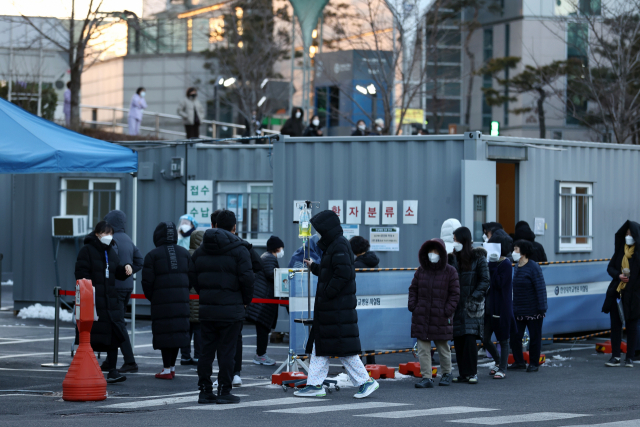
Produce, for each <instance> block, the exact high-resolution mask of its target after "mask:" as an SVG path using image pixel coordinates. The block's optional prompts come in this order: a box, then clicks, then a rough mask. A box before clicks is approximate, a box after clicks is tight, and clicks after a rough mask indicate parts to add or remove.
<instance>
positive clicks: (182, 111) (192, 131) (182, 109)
mask: <svg viewBox="0 0 640 427" xmlns="http://www.w3.org/2000/svg"><path fill="white" fill-rule="evenodd" d="M178 115H179V116H180V117H182V122H183V123H184V130H185V132H186V133H187V139H191V138H200V123H201V122H202V120H203V119H204V108H203V107H202V104H201V103H200V101H199V100H198V90H197V89H196V88H194V87H190V88H189V89H187V97H186V98H185V99H183V100H182V101H181V102H180V105H178Z"/></svg>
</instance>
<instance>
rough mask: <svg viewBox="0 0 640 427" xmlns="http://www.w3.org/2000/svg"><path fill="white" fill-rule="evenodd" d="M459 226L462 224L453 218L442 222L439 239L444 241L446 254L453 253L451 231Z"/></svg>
mask: <svg viewBox="0 0 640 427" xmlns="http://www.w3.org/2000/svg"><path fill="white" fill-rule="evenodd" d="M460 227H462V224H460V221H458V220H457V219H455V218H450V219H448V220H446V221H445V222H444V223H442V228H441V229H440V239H441V240H442V241H443V242H444V245H445V247H446V249H447V253H448V254H451V253H453V232H454V231H456V230H457V229H458V228H460Z"/></svg>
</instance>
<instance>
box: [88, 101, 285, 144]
mask: <svg viewBox="0 0 640 427" xmlns="http://www.w3.org/2000/svg"><path fill="white" fill-rule="evenodd" d="M86 110H90V113H89V114H90V119H87V114H86V113H85V114H82V112H83V111H86ZM80 111H81V117H83V119H82V123H84V124H85V125H91V126H96V127H97V126H101V127H104V128H105V129H110V130H111V132H114V133H115V132H117V131H119V130H121V129H128V128H129V123H128V120H127V116H128V113H129V109H128V108H120V107H105V106H97V105H84V104H83V105H80ZM142 115H143V120H142V123H141V126H140V130H141V131H147V132H152V133H153V135H154V136H155V137H156V138H157V139H161V137H168V138H169V139H175V138H176V136H179V137H184V136H185V132H184V131H183V130H182V129H181V128H182V127H183V121H182V117H180V116H178V115H177V114H166V113H159V112H154V111H146V110H143V111H142ZM161 121H162V123H161ZM200 122H201V123H202V124H204V125H205V126H208V127H209V128H210V129H209V130H210V132H211V135H213V136H214V137H217V136H218V132H219V131H228V130H231V137H235V136H239V135H241V133H242V132H241V131H244V130H245V129H246V126H245V125H239V124H236V123H227V122H220V121H217V120H206V119H201V121H200ZM150 124H151V126H150ZM261 132H263V133H265V134H277V133H279V132H277V131H273V130H270V129H262V130H261Z"/></svg>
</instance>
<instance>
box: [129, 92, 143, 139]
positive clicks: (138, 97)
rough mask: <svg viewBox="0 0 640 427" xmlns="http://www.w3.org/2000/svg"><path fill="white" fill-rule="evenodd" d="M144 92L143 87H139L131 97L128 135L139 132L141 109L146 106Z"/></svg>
mask: <svg viewBox="0 0 640 427" xmlns="http://www.w3.org/2000/svg"><path fill="white" fill-rule="evenodd" d="M145 94H146V93H145V90H144V88H143V87H139V88H138V90H136V93H135V94H133V96H132V97H131V105H130V106H129V135H138V134H139V133H140V123H142V111H143V110H144V109H145V108H147V101H145V100H144V97H145Z"/></svg>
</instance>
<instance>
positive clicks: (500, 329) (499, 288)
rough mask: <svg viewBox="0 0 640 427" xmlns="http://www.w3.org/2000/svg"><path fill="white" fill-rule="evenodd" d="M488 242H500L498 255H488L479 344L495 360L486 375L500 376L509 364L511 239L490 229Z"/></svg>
mask: <svg viewBox="0 0 640 427" xmlns="http://www.w3.org/2000/svg"><path fill="white" fill-rule="evenodd" d="M490 232H491V231H490ZM489 243H497V244H499V245H500V255H498V254H496V253H492V254H491V255H489V275H490V277H491V286H490V287H489V294H488V295H487V300H486V302H485V305H486V310H485V317H484V340H483V345H484V347H485V348H486V349H487V356H489V355H491V357H493V361H494V363H495V365H494V366H493V367H492V368H491V369H490V370H489V374H490V375H493V378H495V379H503V378H504V377H505V376H506V374H507V366H508V363H509V337H510V334H511V329H512V328H513V327H515V323H516V321H515V319H514V317H513V296H512V295H513V283H512V280H511V278H512V266H511V262H512V261H511V259H510V258H509V256H510V254H511V248H512V246H513V240H511V237H509V235H508V234H507V233H506V232H505V231H504V230H502V229H494V231H493V233H492V234H491V238H490V239H489ZM493 333H495V334H496V339H497V340H498V342H499V343H500V353H498V349H497V348H496V346H495V345H494V344H493V340H492V339H491V336H492V335H493Z"/></svg>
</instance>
